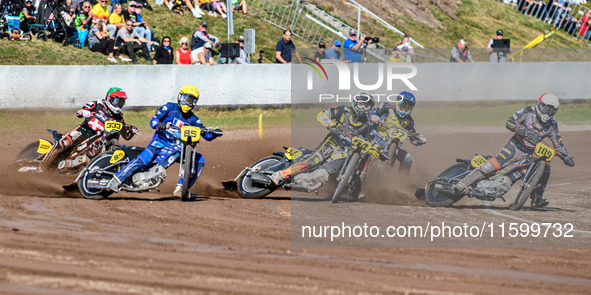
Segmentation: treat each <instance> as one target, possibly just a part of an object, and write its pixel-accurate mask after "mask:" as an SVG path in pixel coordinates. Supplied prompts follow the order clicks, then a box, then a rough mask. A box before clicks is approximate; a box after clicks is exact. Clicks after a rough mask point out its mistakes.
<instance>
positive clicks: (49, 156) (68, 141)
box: [39, 127, 90, 170]
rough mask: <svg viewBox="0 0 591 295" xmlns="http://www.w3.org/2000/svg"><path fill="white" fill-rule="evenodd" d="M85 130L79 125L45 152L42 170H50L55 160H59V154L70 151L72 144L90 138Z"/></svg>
mask: <svg viewBox="0 0 591 295" xmlns="http://www.w3.org/2000/svg"><path fill="white" fill-rule="evenodd" d="M89 137H90V136H88V135H87V134H86V132H85V131H83V130H82V128H81V127H78V128H76V129H74V130H72V131H70V133H68V134H65V135H64V136H62V138H61V139H60V140H59V141H58V142H56V143H55V145H54V146H53V147H52V148H51V149H50V150H49V152H47V153H46V154H45V156H44V157H43V160H41V164H40V166H39V168H41V170H49V169H50V168H51V167H52V166H53V164H54V162H55V161H56V160H57V158H58V157H59V155H61V154H62V153H64V152H66V151H68V150H69V149H70V148H71V147H72V146H74V145H75V144H77V143H79V142H82V141H83V140H85V139H87V138H89Z"/></svg>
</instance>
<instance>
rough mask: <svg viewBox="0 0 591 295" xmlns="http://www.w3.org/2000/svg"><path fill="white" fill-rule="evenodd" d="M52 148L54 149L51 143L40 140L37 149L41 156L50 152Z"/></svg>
mask: <svg viewBox="0 0 591 295" xmlns="http://www.w3.org/2000/svg"><path fill="white" fill-rule="evenodd" d="M51 147H52V144H51V142H49V141H47V140H44V139H39V147H37V152H38V153H40V154H45V153H47V152H49V150H50V149H51Z"/></svg>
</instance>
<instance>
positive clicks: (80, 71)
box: [0, 62, 591, 109]
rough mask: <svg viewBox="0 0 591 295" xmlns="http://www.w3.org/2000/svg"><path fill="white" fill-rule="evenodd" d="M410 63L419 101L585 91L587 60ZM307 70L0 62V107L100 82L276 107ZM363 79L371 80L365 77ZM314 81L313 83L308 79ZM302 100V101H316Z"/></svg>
mask: <svg viewBox="0 0 591 295" xmlns="http://www.w3.org/2000/svg"><path fill="white" fill-rule="evenodd" d="M323 66H324V68H325V69H326V71H327V73H328V78H329V81H330V82H331V83H334V81H335V80H337V81H338V79H336V78H337V77H338V74H337V73H336V68H335V66H334V65H329V64H324V65H323ZM415 66H416V67H417V75H416V76H415V77H413V78H411V79H410V81H411V82H412V83H413V84H414V85H415V86H416V87H417V88H418V90H417V91H416V92H415V93H416V94H417V97H418V98H419V99H420V100H423V101H438V100H449V99H453V100H523V99H535V98H537V97H539V96H540V94H541V93H543V92H552V93H555V94H556V95H558V96H559V97H560V98H563V99H588V98H590V97H591V95H590V92H589V88H590V87H589V86H588V85H589V83H588V82H587V81H588V80H589V77H588V74H589V73H591V63H583V62H579V63H576V62H547V63H502V64H490V63H469V64H457V63H434V64H415ZM364 67H365V68H364V71H366V72H372V67H375V65H364ZM308 71H313V73H314V75H317V74H316V72H315V71H314V70H313V69H312V68H311V67H310V66H308V65H298V66H296V67H295V68H294V69H292V68H291V67H290V66H289V65H275V64H272V65H269V64H267V65H260V64H254V65H214V66H178V65H162V66H148V65H140V66H112V65H110V66H0V77H2V80H1V82H0V109H7V108H30V107H39V106H42V107H45V108H77V107H80V106H82V105H84V104H85V103H86V102H88V101H91V100H94V99H98V98H102V97H104V95H105V93H106V91H107V90H108V88H109V87H113V86H118V87H121V88H123V89H124V90H125V91H126V92H127V94H128V96H129V97H130V99H129V101H128V103H127V105H128V106H160V105H162V104H163V103H165V102H168V101H174V100H175V99H176V95H177V93H178V90H179V88H180V87H181V86H182V85H185V84H193V85H195V86H197V87H198V88H199V91H200V93H201V99H200V105H204V106H241V105H242V106H244V105H254V104H257V105H283V104H290V103H291V102H292V101H291V88H292V87H294V89H304V88H305V87H306V84H305V77H306V76H305V75H306V73H307V72H308ZM373 72H375V71H373ZM292 75H294V79H293V81H292ZM299 76H302V77H299ZM368 76H370V75H368ZM316 78H318V77H316ZM366 79H369V81H372V78H371V77H369V78H366ZM302 81H303V82H302ZM321 82H322V81H320V82H315V83H317V84H315V85H320V83H321ZM292 83H293V84H292ZM292 85H293V86H292ZM394 86H395V88H394V89H393V90H392V92H394V93H397V92H400V91H404V90H407V91H408V90H409V89H408V88H407V87H406V86H405V85H404V84H402V83H400V81H398V83H397V84H395V85H394ZM377 93H385V92H377ZM310 99H312V100H311V101H310V102H317V100H315V99H313V98H310Z"/></svg>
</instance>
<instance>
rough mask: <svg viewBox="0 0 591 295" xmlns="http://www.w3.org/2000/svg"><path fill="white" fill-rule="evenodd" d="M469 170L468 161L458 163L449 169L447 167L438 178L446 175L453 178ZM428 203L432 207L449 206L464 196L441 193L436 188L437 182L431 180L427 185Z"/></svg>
mask: <svg viewBox="0 0 591 295" xmlns="http://www.w3.org/2000/svg"><path fill="white" fill-rule="evenodd" d="M467 170H468V165H467V164H466V163H457V164H455V165H453V166H451V167H449V168H447V169H445V170H444V171H443V172H441V174H439V176H437V178H441V177H446V178H448V179H451V178H453V177H456V176H458V175H460V174H462V173H464V172H466V171H467ZM426 191H427V194H426V199H427V204H428V205H429V206H431V207H447V206H450V205H452V204H453V203H455V202H457V201H459V200H460V199H461V198H462V196H458V195H451V194H446V193H441V192H438V191H437V190H435V183H434V182H431V183H430V184H429V186H428V187H427V190H426Z"/></svg>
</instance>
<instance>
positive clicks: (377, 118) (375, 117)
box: [369, 115, 380, 124]
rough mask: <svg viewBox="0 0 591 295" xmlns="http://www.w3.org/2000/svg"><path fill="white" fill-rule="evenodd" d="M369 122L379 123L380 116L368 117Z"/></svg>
mask: <svg viewBox="0 0 591 295" xmlns="http://www.w3.org/2000/svg"><path fill="white" fill-rule="evenodd" d="M369 120H370V121H371V122H372V123H374V124H377V123H378V122H380V116H378V115H371V116H369Z"/></svg>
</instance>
